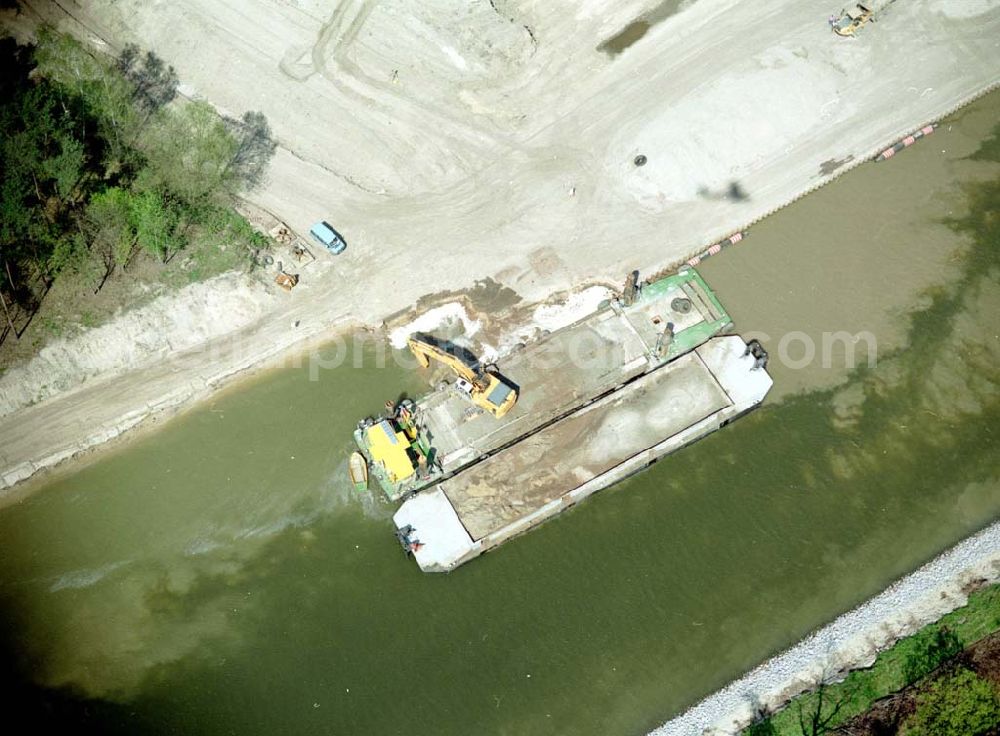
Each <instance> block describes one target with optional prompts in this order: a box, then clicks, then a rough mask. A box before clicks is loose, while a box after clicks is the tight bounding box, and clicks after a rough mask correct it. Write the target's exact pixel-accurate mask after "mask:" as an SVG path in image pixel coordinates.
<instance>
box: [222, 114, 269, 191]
mask: <svg viewBox="0 0 1000 736" xmlns="http://www.w3.org/2000/svg"><path fill="white" fill-rule="evenodd" d="M226 128H227V129H228V130H229V133H230V134H231V135H232V136H233V138H234V139H235V140H236V144H237V145H236V151H235V153H234V154H233V157H232V158H231V159H230V161H229V165H228V166H227V167H226V169H227V171H226V174H227V177H226V178H227V179H229V180H230V181H232V182H233V183H234V184H236V185H237V187H240V188H245V189H253V188H254V187H257V186H259V185H260V184H261V183H262V182H263V181H264V172H265V171H267V165H268V164H269V163H270V161H271V157H272V156H273V155H274V152H275V150H276V149H277V148H278V144H277V142H276V141H275V140H274V137H273V136H272V135H271V126H270V125H268V122H267V118H266V117H265V116H264V113H262V112H257V111H254V110H251V111H249V112H246V113H244V114H243V117H242V118H240V119H239V120H233V119H231V118H227V119H226Z"/></svg>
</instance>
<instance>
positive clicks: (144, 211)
mask: <svg viewBox="0 0 1000 736" xmlns="http://www.w3.org/2000/svg"><path fill="white" fill-rule="evenodd" d="M178 219H179V218H178V213H177V210H176V209H175V208H173V207H171V206H170V205H169V204H168V202H167V201H166V200H165V199H164V198H163V197H162V196H161V195H160V194H159V193H157V192H152V191H147V192H142V193H141V194H137V195H133V196H132V198H131V202H130V212H129V220H130V222H131V225H132V230H133V232H134V233H135V242H136V243H137V244H138V245H139V247H140V248H143V249H144V250H146V251H148V252H150V253H152V254H154V255H155V256H157V257H158V258H159V259H160V260H162V261H164V262H166V261H167V260H168V258H169V256H170V255H171V254H173V253H174V252H175V251H177V250H178V249H179V247H180V242H179V239H178V237H177V235H176V232H177V222H178Z"/></svg>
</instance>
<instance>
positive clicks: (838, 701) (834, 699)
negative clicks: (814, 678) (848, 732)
mask: <svg viewBox="0 0 1000 736" xmlns="http://www.w3.org/2000/svg"><path fill="white" fill-rule="evenodd" d="M832 684H833V673H830V672H827V671H826V670H824V671H823V673H822V674H821V675H820V677H819V681H818V683H817V687H816V690H815V691H814V693H813V695H814V696H815V697H813V698H808V703H807V704H806V707H803V705H802V702H803V700H807V698H802V697H800V698H799V699H798V701H797V702H796V707H797V709H798V717H799V730H800V731H801V732H802V736H823V735H824V734H828V733H834V732H837V731H839V730H840V729H839V724H838V716H840V714H841V712H842V711H843V709H844V707H845V706H847V705H848V704H850V703H851V701H852V700H853V699H854V695H855V693H856V692H857V689H858V686H857V684H849V683H848V682H847V681H846V680H845V681H844V682H843V683H842V684H841V687H838V688H835V689H833V690H831V689H830V686H831V685H832Z"/></svg>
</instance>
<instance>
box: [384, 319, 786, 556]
mask: <svg viewBox="0 0 1000 736" xmlns="http://www.w3.org/2000/svg"><path fill="white" fill-rule="evenodd" d="M760 363H761V361H760V360H758V359H757V358H756V357H755V355H753V354H751V353H750V349H749V348H748V345H747V343H745V342H744V341H743V340H742V339H741V338H739V337H736V336H725V337H715V338H712V339H710V340H708V341H707V342H705V343H704V344H702V345H700V346H699V347H697V348H696V349H694V350H693V351H690V352H687V353H684V354H683V355H681V356H680V357H678V358H676V359H674V360H672V361H670V362H669V363H667V364H666V365H663V366H662V367H659V368H657V369H655V370H652V371H650V372H648V373H646V374H644V375H642V376H641V377H639V378H637V379H636V380H634V381H632V382H631V383H629V384H628V385H627V386H625V387H624V388H622V389H620V390H618V391H615V392H613V393H611V394H609V395H607V396H604V397H603V398H601V399H599V400H597V401H595V402H593V403H591V404H589V405H587V406H584V407H582V408H580V409H578V410H576V411H574V412H572V413H571V414H569V415H568V416H566V417H564V418H561V419H559V420H558V421H556V422H553V423H551V424H550V425H548V426H546V427H544V428H542V429H540V430H539V431H537V432H535V433H532V434H531V435H530V436H528V437H526V438H524V439H522V440H521V441H519V442H517V443H516V444H514V445H512V446H510V447H508V448H506V449H504V450H502V451H500V452H498V453H496V454H494V455H492V456H490V457H488V458H486V459H485V460H482V461H481V462H479V463H477V464H476V465H474V466H473V467H471V468H469V469H467V470H465V471H463V472H462V473H461V474H459V475H456V476H455V477H452V478H449V479H446V480H444V481H442V482H441V483H439V484H438V485H437V487H435V488H433V489H431V490H429V491H424V492H423V493H421V494H419V495H417V496H414V497H413V498H410V499H409V500H407V501H405V502H404V503H403V505H402V506H401V507H400V508H399V510H398V511H397V512H396V514H395V515H394V516H393V521H394V522H395V524H396V527H397V529H398V530H399V531H400V532H401V539H402V540H403V541H404V542H406V543H407V544H408V548H409V550H410V551H412V552H413V554H414V557H415V558H416V561H417V563H418V564H419V565H420V568H421V569H422V570H424V571H425V572H447V571H450V570H453V569H455V568H456V567H458V566H459V565H461V564H463V563H465V562H467V561H469V560H471V559H473V558H475V557H477V556H478V555H480V554H482V553H483V552H486V551H487V550H489V549H492V548H494V547H496V546H498V545H500V544H502V543H503V542H504V541H506V540H508V539H510V538H511V537H513V536H515V535H517V534H521V533H523V532H525V531H527V530H529V529H531V528H532V527H534V526H536V525H538V524H540V523H542V522H543V521H545V520H546V519H549V518H551V517H553V516H555V515H556V514H559V513H561V512H562V511H564V510H565V509H567V508H569V507H570V506H572V505H574V504H575V503H577V502H578V501H580V500H582V499H583V498H586V497H587V496H589V495H591V494H592V493H594V492H596V491H598V490H600V489H602V488H605V487H607V486H609V485H611V484H613V483H615V482H617V481H619V480H621V479H623V478H625V477H627V476H628V475H631V474H632V473H635V472H638V471H639V470H641V469H642V468H644V467H646V466H647V465H650V464H651V463H653V462H655V461H656V460H657V459H659V458H660V457H662V456H664V455H666V454H668V453H670V452H673V451H674V450H676V449H678V448H680V447H683V446H684V445H687V444H689V443H691V442H693V441H695V440H697V439H699V438H701V437H704V436H705V435H707V434H710V433H711V432H713V431H715V430H716V429H718V428H720V427H722V426H724V425H725V424H727V423H729V422H730V421H732V420H733V419H735V418H736V417H738V416H740V415H742V414H744V413H746V412H747V411H750V410H751V409H753V408H754V407H756V406H757V405H758V404H759V403H760V402H761V401H762V400H763V399H764V397H765V395H766V394H767V392H768V391H769V390H770V387H771V383H772V382H771V378H770V376H769V375H768V374H767V371H766V370H764V368H763V367H762V366H761V364H760Z"/></svg>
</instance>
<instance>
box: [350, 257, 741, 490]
mask: <svg viewBox="0 0 1000 736" xmlns="http://www.w3.org/2000/svg"><path fill="white" fill-rule="evenodd" d="M731 324H732V322H731V320H730V317H729V315H728V314H727V313H726V311H725V309H724V308H723V306H722V304H721V303H720V302H719V300H718V298H717V297H716V296H715V294H714V293H713V292H712V290H711V289H710V288H709V287H708V285H707V284H706V283H705V281H704V280H703V279H702V278H701V276H700V274H698V272H697V271H695V270H694V269H692V268H688V269H685V270H683V271H681V272H679V273H677V274H674V275H671V276H667V277H666V278H663V279H659V280H657V281H655V282H652V283H649V284H645V285H644V286H643V287H642V288H641V289H640V290H639V292H638V294H637V296H636V298H635V299H634V301H633V302H632V303H631V304H629V305H625V304H623V303H622V302H621V301H620V300H612V301H611V302H609V303H608V304H607V305H605V306H603V307H602V308H600V309H598V310H597V311H596V312H594V313H592V314H590V315H588V316H586V317H584V318H582V319H580V320H578V321H577V322H575V323H573V324H571V325H568V326H566V327H564V328H562V329H560V330H556V331H554V332H552V333H550V334H548V335H546V336H544V337H542V338H541V339H539V340H537V341H534V342H532V343H530V344H528V345H526V346H524V347H522V348H520V349H518V350H515V351H514V352H513V353H511V354H510V355H509V356H506V357H505V358H504V359H503V365H502V370H503V374H504V376H505V377H506V378H507V379H509V380H510V381H512V382H513V383H514V384H515V385H516V386H518V388H519V389H520V397H519V399H518V402H517V404H515V405H514V407H513V409H511V410H510V412H509V413H507V414H506V415H505V416H503V417H502V418H500V419H497V418H495V417H492V416H489V415H486V414H485V413H484V412H482V411H481V410H477V408H476V407H475V406H472V405H471V404H470V402H469V400H468V397H467V396H464V395H463V394H462V393H461V392H460V391H458V390H456V389H455V388H454V387H447V388H443V389H437V390H435V391H432V392H431V393H429V394H427V395H426V396H424V397H422V398H420V399H418V400H417V401H416V410H415V416H416V422H417V425H418V429H419V432H420V435H421V436H422V437H426V438H427V442H428V443H429V445H430V452H431V454H432V457H433V460H434V464H435V467H434V468H432V469H431V472H428V473H425V474H414V475H413V476H412V477H411V478H410V479H408V480H407V482H406V483H381V485H382V489H383V491H384V492H385V494H386V495H387V496H388V498H389V499H390V500H393V501H395V500H398V499H400V498H403V497H408V496H410V495H412V494H414V493H416V492H417V491H419V490H421V489H423V488H427V487H430V486H431V485H433V484H434V483H437V482H439V481H440V480H442V479H446V478H449V477H452V476H454V475H455V474H456V473H458V472H459V471H463V472H464V469H466V468H468V467H469V466H472V465H474V464H475V463H477V462H480V461H482V459H483V458H486V457H489V456H491V455H493V454H495V453H497V452H499V451H501V450H503V449H504V448H507V447H510V446H511V445H513V444H514V443H516V442H517V441H518V440H520V439H521V438H522V437H526V436H528V435H530V434H532V433H534V432H537V431H538V430H539V429H541V428H543V427H546V426H548V425H549V424H551V423H552V422H554V421H557V420H558V419H560V418H561V417H564V416H566V415H568V414H570V413H572V412H574V411H577V410H579V409H580V408H581V407H583V406H586V405H588V404H590V403H592V402H594V401H596V400H598V399H600V398H601V397H603V396H606V395H608V394H609V393H610V392H613V391H614V390H615V389H618V388H619V387H621V386H623V385H625V384H627V383H629V382H630V381H632V380H634V379H636V378H637V377H638V376H641V375H643V374H645V373H649V372H650V371H653V370H655V369H657V368H659V367H660V366H663V365H665V364H667V363H669V362H671V361H673V360H675V359H677V358H678V357H679V356H682V355H685V354H687V353H689V352H690V351H691V350H693V349H694V348H696V347H697V346H699V345H701V344H703V343H704V342H705V341H706V340H708V339H709V338H711V337H712V336H714V335H718V334H720V333H722V332H723V331H725V330H726V329H728V328H729V327H730V326H731ZM668 326H669V327H668ZM363 449H364V448H363ZM369 462H370V458H369ZM376 477H379V476H378V474H376Z"/></svg>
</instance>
